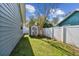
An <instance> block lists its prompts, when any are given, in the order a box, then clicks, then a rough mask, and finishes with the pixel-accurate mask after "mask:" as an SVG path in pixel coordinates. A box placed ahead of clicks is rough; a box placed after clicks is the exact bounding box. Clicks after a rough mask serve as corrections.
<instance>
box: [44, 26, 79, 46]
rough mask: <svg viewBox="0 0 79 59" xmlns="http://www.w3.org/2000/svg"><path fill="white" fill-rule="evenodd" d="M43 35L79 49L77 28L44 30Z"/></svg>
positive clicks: (78, 28)
mask: <svg viewBox="0 0 79 59" xmlns="http://www.w3.org/2000/svg"><path fill="white" fill-rule="evenodd" d="M43 35H44V36H46V37H50V38H54V39H56V40H58V41H62V42H64V43H68V44H71V45H75V46H77V47H79V26H63V27H52V28H44V29H43Z"/></svg>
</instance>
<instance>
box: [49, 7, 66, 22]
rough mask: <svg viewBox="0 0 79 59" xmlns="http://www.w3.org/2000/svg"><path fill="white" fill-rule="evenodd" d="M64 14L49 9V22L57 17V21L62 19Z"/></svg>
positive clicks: (60, 11) (59, 10) (61, 11)
mask: <svg viewBox="0 0 79 59" xmlns="http://www.w3.org/2000/svg"><path fill="white" fill-rule="evenodd" d="M64 15H65V12H64V11H63V10H61V9H52V8H51V9H50V14H49V20H53V18H54V17H58V19H59V21H62V20H63V18H64Z"/></svg>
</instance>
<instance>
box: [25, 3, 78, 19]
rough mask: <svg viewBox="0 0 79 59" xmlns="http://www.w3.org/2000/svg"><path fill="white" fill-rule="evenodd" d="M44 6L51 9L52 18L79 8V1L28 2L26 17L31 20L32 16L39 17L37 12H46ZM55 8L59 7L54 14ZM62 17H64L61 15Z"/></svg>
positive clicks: (50, 16) (50, 15)
mask: <svg viewBox="0 0 79 59" xmlns="http://www.w3.org/2000/svg"><path fill="white" fill-rule="evenodd" d="M44 6H46V7H47V8H49V9H50V13H49V15H48V20H51V19H52V17H53V16H55V15H60V14H62V15H66V14H68V13H69V12H71V11H73V10H75V9H79V3H27V4H26V19H27V20H30V16H32V15H33V16H35V17H37V14H38V13H40V14H41V15H42V14H44V10H43V8H44ZM54 9H57V12H56V14H53V11H54ZM60 18H61V19H63V17H61V16H60Z"/></svg>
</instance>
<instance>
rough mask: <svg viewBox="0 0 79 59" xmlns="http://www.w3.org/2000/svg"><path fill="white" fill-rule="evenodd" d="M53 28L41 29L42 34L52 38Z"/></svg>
mask: <svg viewBox="0 0 79 59" xmlns="http://www.w3.org/2000/svg"><path fill="white" fill-rule="evenodd" d="M52 29H53V28H44V29H43V36H46V37H49V38H52V37H53V30H52Z"/></svg>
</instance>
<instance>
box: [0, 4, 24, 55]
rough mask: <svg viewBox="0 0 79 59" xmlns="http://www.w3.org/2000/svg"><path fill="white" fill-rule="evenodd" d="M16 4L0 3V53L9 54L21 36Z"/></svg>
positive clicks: (20, 22) (19, 17)
mask: <svg viewBox="0 0 79 59" xmlns="http://www.w3.org/2000/svg"><path fill="white" fill-rule="evenodd" d="M19 10H20V9H19V6H18V4H13V3H9V4H0V55H10V53H11V51H12V50H13V48H14V47H15V46H16V44H17V43H18V41H19V40H20V38H21V37H22V35H23V33H22V29H21V26H22V19H21V16H20V12H19Z"/></svg>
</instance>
